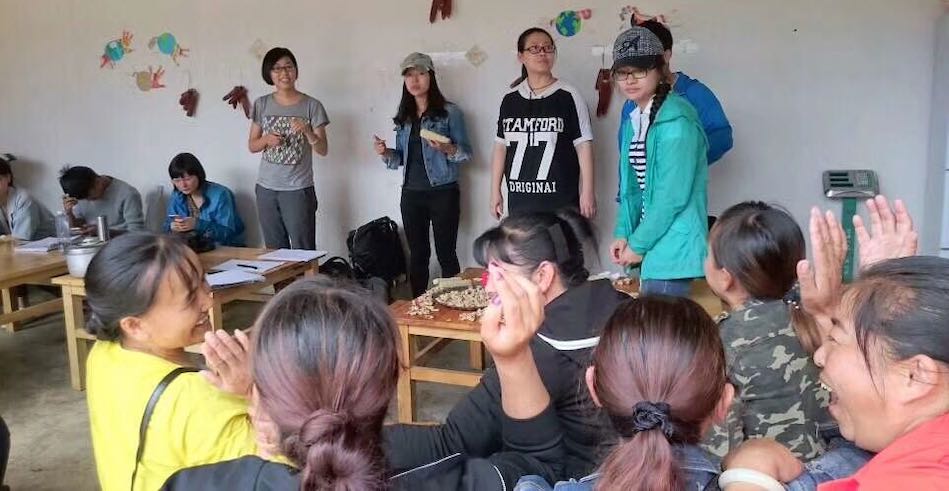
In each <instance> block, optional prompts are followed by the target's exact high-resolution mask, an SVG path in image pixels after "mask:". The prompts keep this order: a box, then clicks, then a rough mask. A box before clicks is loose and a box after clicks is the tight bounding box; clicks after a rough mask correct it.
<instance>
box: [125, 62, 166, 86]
mask: <svg viewBox="0 0 949 491" xmlns="http://www.w3.org/2000/svg"><path fill="white" fill-rule="evenodd" d="M164 74H165V69H164V68H162V67H160V66H159V67H158V70H155V71H153V70H152V67H148V71H145V70H142V71H140V72H135V73H133V74H132V77H134V78H135V85H137V86H138V90H141V91H142V92H148V91H149V90H152V89H161V88H163V87H164V84H162V83H161V77H162V76H163V75H164Z"/></svg>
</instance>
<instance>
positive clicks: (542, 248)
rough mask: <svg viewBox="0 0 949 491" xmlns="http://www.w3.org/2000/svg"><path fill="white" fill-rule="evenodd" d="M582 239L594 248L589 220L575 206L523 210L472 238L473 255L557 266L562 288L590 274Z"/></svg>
mask: <svg viewBox="0 0 949 491" xmlns="http://www.w3.org/2000/svg"><path fill="white" fill-rule="evenodd" d="M584 243H586V244H588V245H590V246H591V247H592V249H590V250H592V251H596V250H597V249H598V244H597V240H596V234H595V233H594V231H593V226H592V225H591V224H590V221H589V220H587V219H586V218H584V217H583V216H581V215H580V214H579V213H577V212H576V210H573V209H569V208H565V209H563V210H560V211H558V212H557V213H549V212H548V213H525V214H522V215H514V216H509V217H507V218H505V219H504V220H502V221H501V223H500V224H498V226H497V227H494V228H492V229H490V230H488V231H487V232H485V233H483V234H481V236H480V237H478V238H477V239H475V242H474V257H475V261H477V262H478V263H479V264H481V265H482V266H487V265H488V263H489V262H490V261H491V260H493V259H498V260H500V261H502V262H505V263H508V264H513V265H515V266H519V267H521V268H523V269H524V270H525V271H528V272H532V271H534V270H535V269H537V268H538V267H539V266H540V264H541V263H543V262H545V261H546V262H550V263H553V264H555V265H556V266H557V270H558V271H559V273H560V278H561V280H562V281H563V286H564V287H565V288H570V287H573V286H577V285H580V284H583V282H585V281H586V280H587V278H589V277H590V272H589V271H588V270H587V268H586V263H585V257H584V254H583V246H584Z"/></svg>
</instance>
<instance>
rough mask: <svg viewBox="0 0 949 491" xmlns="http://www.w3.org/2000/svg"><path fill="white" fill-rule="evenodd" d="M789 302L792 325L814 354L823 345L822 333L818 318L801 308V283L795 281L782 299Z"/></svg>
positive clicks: (810, 352)
mask: <svg viewBox="0 0 949 491" xmlns="http://www.w3.org/2000/svg"><path fill="white" fill-rule="evenodd" d="M782 300H783V301H784V303H785V304H787V306H788V309H789V312H790V314H791V316H790V317H791V326H792V327H793V328H794V334H795V335H796V336H797V340H798V342H800V343H801V347H802V348H804V351H806V352H807V354H808V355H813V354H814V352H815V351H817V348H820V345H821V340H822V337H821V334H820V330H819V328H818V327H817V320H815V319H814V317H813V316H812V315H810V314H808V313H807V312H806V311H805V310H804V309H803V308H801V285H800V284H798V283H794V286H793V287H791V290H790V291H789V292H788V293H787V294H785V295H784V298H783V299H782Z"/></svg>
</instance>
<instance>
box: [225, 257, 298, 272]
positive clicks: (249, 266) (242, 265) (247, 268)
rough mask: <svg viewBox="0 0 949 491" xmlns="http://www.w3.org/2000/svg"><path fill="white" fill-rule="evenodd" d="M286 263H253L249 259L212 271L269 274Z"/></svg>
mask: <svg viewBox="0 0 949 491" xmlns="http://www.w3.org/2000/svg"><path fill="white" fill-rule="evenodd" d="M284 264H286V263H285V262H284V261H252V260H248V259H231V260H228V261H225V262H223V263H221V264H218V265H217V266H214V267H213V268H211V270H212V271H243V272H245V273H255V274H267V273H269V272H271V271H273V270H275V269H277V268H279V267H280V266H283V265H284Z"/></svg>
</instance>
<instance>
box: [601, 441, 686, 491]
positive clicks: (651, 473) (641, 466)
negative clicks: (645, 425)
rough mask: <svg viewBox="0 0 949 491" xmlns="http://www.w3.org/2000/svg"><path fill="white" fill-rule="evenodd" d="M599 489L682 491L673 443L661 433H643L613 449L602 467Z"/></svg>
mask: <svg viewBox="0 0 949 491" xmlns="http://www.w3.org/2000/svg"><path fill="white" fill-rule="evenodd" d="M596 489H597V490H610V489H625V490H638V491H669V490H678V489H683V485H682V480H681V478H680V470H679V463H678V462H677V461H676V456H675V454H674V453H673V450H672V444H671V443H669V440H668V439H667V438H666V436H665V435H663V434H662V432H660V431H658V430H652V431H644V432H640V433H637V434H635V435H633V437H632V438H629V439H624V440H623V441H621V442H620V443H619V444H617V445H616V447H614V449H613V451H612V452H611V453H610V455H609V457H607V458H606V461H605V462H604V463H603V465H602V467H600V479H599V480H597V483H596Z"/></svg>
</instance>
